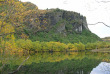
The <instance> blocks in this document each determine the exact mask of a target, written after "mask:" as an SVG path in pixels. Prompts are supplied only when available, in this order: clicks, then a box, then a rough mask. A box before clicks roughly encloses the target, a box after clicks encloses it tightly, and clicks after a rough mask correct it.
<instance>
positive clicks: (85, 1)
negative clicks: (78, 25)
mask: <svg viewBox="0 0 110 74" xmlns="http://www.w3.org/2000/svg"><path fill="white" fill-rule="evenodd" d="M21 1H23V2H26V1H29V2H31V3H34V4H36V5H37V6H38V8H39V9H47V8H48V9H50V8H60V9H64V10H69V11H75V12H78V13H80V14H82V15H84V16H86V18H87V23H88V24H94V23H96V22H104V23H105V24H107V25H109V26H110V2H109V1H110V0H21ZM103 1H104V2H103ZM88 27H89V29H90V30H91V31H92V32H93V33H95V34H97V35H98V36H99V37H101V38H103V37H106V36H110V28H108V27H106V26H104V25H103V24H97V25H88Z"/></svg>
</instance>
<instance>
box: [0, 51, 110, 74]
mask: <svg viewBox="0 0 110 74" xmlns="http://www.w3.org/2000/svg"><path fill="white" fill-rule="evenodd" d="M27 57H28V55H27V56H21V55H19V56H18V55H16V56H12V55H5V56H0V74H8V73H9V72H13V71H15V70H16V69H17V68H18V67H19V65H20V64H21V63H22V62H23V61H24V60H25V59H26V58H27ZM15 74H110V53H92V52H79V53H78V52H67V53H66V52H54V53H49V52H45V53H43V52H42V53H35V54H31V55H30V57H29V59H28V60H27V61H25V63H24V64H23V65H22V66H21V67H20V69H19V71H17V72H16V73H15Z"/></svg>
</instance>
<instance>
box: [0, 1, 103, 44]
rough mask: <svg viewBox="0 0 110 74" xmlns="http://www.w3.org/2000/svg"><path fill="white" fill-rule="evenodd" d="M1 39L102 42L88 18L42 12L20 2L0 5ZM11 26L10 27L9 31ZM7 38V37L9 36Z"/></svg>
mask: <svg viewBox="0 0 110 74" xmlns="http://www.w3.org/2000/svg"><path fill="white" fill-rule="evenodd" d="M0 26H1V31H0V33H1V36H4V38H6V39H7V38H8V39H9V38H10V37H11V34H12V33H14V36H15V37H16V39H31V40H32V41H59V42H64V43H78V42H82V43H87V42H96V41H99V40H101V39H100V38H99V37H98V36H97V35H95V34H93V33H91V32H90V30H89V28H88V26H87V21H86V17H84V16H83V15H81V14H80V13H76V12H72V11H66V10H61V9H58V8H57V9H47V10H40V9H38V7H37V6H36V5H34V4H32V3H30V2H20V1H18V0H10V1H4V2H2V4H0ZM7 27H8V28H7ZM7 35H8V36H7Z"/></svg>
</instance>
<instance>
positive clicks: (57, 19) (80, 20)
mask: <svg viewBox="0 0 110 74" xmlns="http://www.w3.org/2000/svg"><path fill="white" fill-rule="evenodd" d="M40 12H42V11H40ZM40 12H39V15H38V13H36V14H33V15H34V16H32V17H30V18H29V19H27V21H25V22H24V23H27V24H29V26H28V27H29V28H32V29H33V28H35V27H36V29H38V27H40V30H41V29H42V30H50V29H51V28H52V27H54V26H56V25H57V29H56V31H57V32H60V33H61V32H62V31H64V30H66V31H75V32H77V33H81V32H82V30H88V31H89V29H88V26H87V22H86V17H84V16H82V15H80V14H79V13H76V12H72V11H66V10H60V9H58V8H57V9H49V10H45V12H44V13H40ZM27 17H29V16H26V18H27ZM30 20H31V21H30Z"/></svg>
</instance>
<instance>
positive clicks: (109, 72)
mask: <svg viewBox="0 0 110 74" xmlns="http://www.w3.org/2000/svg"><path fill="white" fill-rule="evenodd" d="M90 74H110V63H107V62H101V63H100V64H99V65H98V66H97V67H96V68H93V70H92V71H91V73H90Z"/></svg>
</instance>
